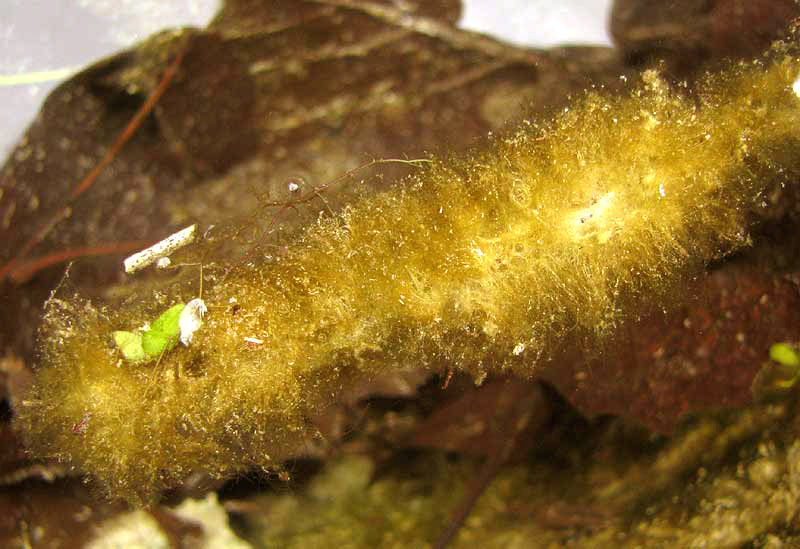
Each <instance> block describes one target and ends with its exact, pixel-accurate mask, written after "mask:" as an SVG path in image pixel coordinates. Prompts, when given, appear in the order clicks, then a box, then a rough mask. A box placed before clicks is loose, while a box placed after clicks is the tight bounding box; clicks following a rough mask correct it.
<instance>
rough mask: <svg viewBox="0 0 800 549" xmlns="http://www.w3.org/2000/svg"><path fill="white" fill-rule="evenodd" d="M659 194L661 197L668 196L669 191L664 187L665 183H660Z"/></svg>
mask: <svg viewBox="0 0 800 549" xmlns="http://www.w3.org/2000/svg"><path fill="white" fill-rule="evenodd" d="M658 194H660V195H661V198H664V197H665V196H667V191H666V189H665V188H664V184H663V183H661V184H659V186H658Z"/></svg>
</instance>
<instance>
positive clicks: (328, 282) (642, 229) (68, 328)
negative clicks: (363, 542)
mask: <svg viewBox="0 0 800 549" xmlns="http://www.w3.org/2000/svg"><path fill="white" fill-rule="evenodd" d="M788 50H789V48H788V47H783V48H782V49H776V51H774V52H772V54H771V55H770V57H769V58H768V59H766V58H765V59H764V60H761V61H758V62H753V63H750V64H742V65H738V66H736V67H733V68H731V69H730V70H728V71H727V72H725V73H723V74H720V75H716V76H712V77H709V79H708V80H707V81H706V82H705V84H703V85H702V86H701V89H700V91H699V92H697V94H695V95H689V94H684V93H675V92H673V91H672V90H671V89H669V87H668V86H667V84H665V83H664V82H663V81H662V80H660V79H659V77H658V75H657V74H655V73H654V72H648V73H645V74H644V75H643V85H641V86H640V87H638V88H636V89H635V90H633V91H632V92H631V94H630V95H629V96H628V97H605V96H602V95H599V94H596V93H589V94H587V95H586V96H585V97H584V98H582V99H580V100H578V101H576V102H575V104H574V105H573V106H572V107H571V108H569V109H566V110H565V111H564V112H563V113H561V114H560V115H559V116H557V117H555V118H554V119H553V120H551V121H539V122H528V123H525V124H523V125H522V127H520V128H519V129H518V130H517V131H516V132H515V133H513V134H511V135H509V136H507V137H505V138H502V139H497V140H494V141H492V142H491V143H489V144H488V145H487V146H486V148H485V149H483V150H479V151H476V152H474V153H472V154H470V155H467V156H465V157H462V158H448V159H446V160H434V161H433V162H432V163H431V164H430V166H429V167H426V168H425V169H424V170H421V171H420V172H419V173H417V174H416V175H414V176H413V177H410V178H408V179H406V180H404V181H402V182H400V183H398V184H397V185H396V187H395V188H394V189H392V190H390V191H388V192H386V193H382V194H377V195H374V196H365V197H363V198H361V199H360V200H358V201H356V202H355V203H353V204H352V205H351V206H349V207H348V208H346V209H345V210H344V211H343V212H342V213H341V214H339V215H337V216H335V217H325V218H321V219H320V221H319V222H318V223H316V224H315V225H313V226H311V227H309V228H308V229H307V230H306V231H305V232H303V233H302V234H300V235H299V236H298V237H297V238H296V239H295V240H294V242H293V243H292V244H291V245H290V246H289V247H288V249H287V250H286V253H285V254H283V255H281V256H280V258H279V261H276V260H275V259H274V258H272V260H268V259H267V258H266V257H263V258H259V257H251V258H249V259H248V262H244V263H241V264H239V265H238V266H236V267H233V268H231V267H230V266H228V265H226V264H225V261H224V259H223V258H219V257H218V258H212V259H210V260H209V258H208V255H207V254H206V252H205V251H204V248H203V246H204V245H205V244H204V243H203V242H200V243H197V244H196V245H194V247H193V248H191V249H190V250H189V251H188V252H187V253H186V254H185V255H186V257H184V258H183V259H184V260H185V261H186V262H192V261H199V260H201V259H202V261H203V262H204V266H205V270H206V287H205V290H204V295H203V296H202V297H203V300H204V303H205V304H206V305H207V307H208V313H207V314H206V315H205V319H204V324H203V325H202V327H201V328H200V329H199V330H197V332H196V333H194V336H193V339H192V341H191V343H190V344H189V345H183V344H176V345H174V347H173V346H169V348H168V349H167V347H168V346H164V349H165V352H163V353H161V354H160V356H158V358H157V359H155V357H154V356H153V357H151V358H153V360H149V361H146V362H144V363H143V362H134V361H129V360H126V359H125V357H124V356H123V353H121V351H120V349H118V348H116V347H115V345H114V338H113V336H112V334H114V333H115V332H119V331H130V332H131V333H135V330H137V329H139V328H140V327H142V326H143V325H144V324H145V323H146V322H150V321H152V320H153V319H156V318H157V317H159V315H160V314H162V313H163V312H164V310H167V309H168V308H170V307H173V306H175V305H176V304H180V303H186V302H187V301H189V300H190V299H193V298H197V297H198V296H197V295H194V294H193V290H191V289H190V287H189V286H187V285H183V286H180V285H179V286H177V287H171V288H165V289H162V290H161V291H159V292H158V293H157V294H155V295H153V294H151V295H145V296H141V300H140V301H139V302H136V303H127V304H126V305H125V306H123V307H118V308H111V307H102V306H101V305H100V304H97V303H88V302H86V301H84V300H82V299H81V298H80V297H64V296H61V295H58V296H55V297H54V298H53V299H51V300H50V301H49V302H48V307H47V311H46V319H45V320H46V321H45V327H44V329H43V331H42V334H41V347H42V365H41V369H40V371H39V373H38V377H37V381H36V384H35V386H34V389H33V390H32V392H31V394H30V395H28V398H27V400H26V405H25V407H24V409H23V410H22V411H21V417H20V420H19V422H20V426H21V428H22V429H23V430H24V432H25V433H26V434H27V440H28V443H29V447H30V448H31V449H32V451H33V452H34V453H35V454H36V455H38V456H40V457H54V458H57V459H59V460H61V461H63V462H65V463H67V464H69V465H71V466H74V467H75V468H76V469H77V470H79V471H82V472H85V473H88V474H90V475H92V476H93V477H94V478H96V479H97V480H98V481H99V485H100V486H101V487H102V488H103V490H104V491H105V492H107V493H108V494H109V495H110V496H112V497H122V498H126V499H128V500H130V501H133V502H146V501H149V500H152V499H153V498H154V497H156V496H157V495H158V494H159V492H160V491H161V490H162V489H164V488H166V487H169V486H173V485H175V484H177V483H179V482H181V481H182V480H185V479H186V478H187V477H189V475H191V474H192V473H193V472H197V471H201V472H205V473H208V474H210V475H212V476H215V477H225V476H229V475H232V474H235V473H236V472H238V471H242V470H246V469H250V468H253V467H262V468H267V467H270V466H271V465H275V464H277V463H280V461H281V460H282V459H284V458H285V457H286V456H288V455H291V454H292V453H293V452H294V451H295V450H296V449H297V447H298V445H299V444H301V443H302V441H303V440H304V439H305V438H306V437H307V436H309V435H311V434H313V429H312V428H311V427H309V425H308V421H307V420H308V418H309V417H310V416H312V415H314V414H315V413H317V412H318V411H319V410H320V409H322V408H323V407H324V406H326V405H328V404H330V403H332V402H335V401H336V399H337V395H338V394H339V393H340V392H341V390H342V389H343V388H344V387H347V386H349V385H351V384H353V383H357V382H362V381H365V380H368V379H370V378H372V377H374V376H376V375H378V374H380V373H383V372H387V371H391V370H393V369H401V368H406V367H418V366H420V365H422V366H426V367H429V368H431V370H432V371H433V370H435V369H439V368H442V367H445V366H447V367H451V368H456V369H461V370H464V371H467V372H469V373H471V374H472V375H474V377H475V378H476V379H477V380H480V379H482V378H483V377H484V376H485V375H487V374H489V373H493V372H501V371H507V370H510V371H513V372H514V373H515V374H517V375H520V376H525V377H533V376H535V375H536V371H537V368H538V367H539V366H540V365H541V364H542V363H543V361H547V360H549V359H551V358H553V357H554V356H557V353H558V352H559V351H560V350H561V349H563V348H564V347H565V346H572V347H574V346H580V348H581V349H583V350H585V352H588V353H591V352H593V350H597V349H599V348H600V347H602V345H603V344H604V343H605V342H606V341H607V340H608V339H609V338H610V337H611V336H613V335H614V333H615V331H616V328H617V327H618V326H619V325H620V324H621V323H622V322H624V321H625V320H626V319H629V318H633V317H635V316H636V314H637V313H638V312H639V311H641V309H642V307H643V306H647V305H651V304H652V303H653V302H654V301H655V300H658V299H660V298H663V297H668V296H670V293H671V292H673V291H674V290H676V288H678V287H679V286H680V284H681V282H682V281H685V280H686V279H687V277H691V276H693V275H695V274H698V273H700V272H702V270H703V269H704V267H705V266H706V265H707V264H708V262H709V261H712V260H715V259H718V258H721V257H723V256H725V255H726V254H729V253H731V252H733V251H735V250H737V249H740V248H741V247H743V246H746V245H747V244H748V242H749V237H748V231H749V229H750V227H751V225H752V218H753V213H754V212H755V211H757V210H758V209H759V208H762V202H763V201H764V196H765V193H766V192H767V191H768V190H769V189H771V188H774V186H775V185H781V184H795V181H794V180H795V179H796V177H795V175H796V174H797V173H798V171H800V170H799V168H800V156H798V153H800V126H799V125H798V121H800V98H798V96H797V94H796V93H795V91H794V89H793V85H794V83H795V81H796V80H797V79H798V75H799V74H800V59H798V58H797V57H795V55H794V53H793V52H790V51H788ZM193 254H195V256H196V257H193ZM232 304H235V306H233V305H232ZM145 331H146V330H145ZM159 348H161V347H159Z"/></svg>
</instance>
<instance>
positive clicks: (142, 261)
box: [124, 224, 197, 274]
mask: <svg viewBox="0 0 800 549" xmlns="http://www.w3.org/2000/svg"><path fill="white" fill-rule="evenodd" d="M196 229H197V225H196V224H195V225H190V226H188V227H186V228H185V229H181V230H180V231H178V232H177V233H175V234H172V235H170V236H168V237H167V238H165V239H164V240H162V241H161V242H158V243H156V244H153V245H152V246H150V247H149V248H146V249H144V250H142V251H141V252H137V253H135V254H133V255H132V256H130V257H129V258H127V259H126V260H125V261H124V265H125V272H126V273H128V274H132V273H135V272H136V271H138V270H141V269H144V268H145V267H147V266H148V265H150V264H152V263H154V262H155V261H158V259H159V258H162V257H165V256H168V255H169V254H171V253H172V252H174V251H175V250H177V249H178V248H182V247H183V246H186V245H187V244H190V243H191V242H192V241H194V232H195V230H196Z"/></svg>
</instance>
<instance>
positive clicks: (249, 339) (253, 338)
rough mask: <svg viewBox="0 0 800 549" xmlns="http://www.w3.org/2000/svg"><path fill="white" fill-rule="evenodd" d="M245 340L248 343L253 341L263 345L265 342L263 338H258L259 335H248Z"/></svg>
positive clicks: (255, 343)
mask: <svg viewBox="0 0 800 549" xmlns="http://www.w3.org/2000/svg"><path fill="white" fill-rule="evenodd" d="M244 340H245V341H246V342H248V343H252V344H254V345H262V344H263V343H264V340H263V339H258V338H257V337H250V336H248V337H246V338H244Z"/></svg>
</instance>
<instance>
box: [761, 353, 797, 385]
mask: <svg viewBox="0 0 800 549" xmlns="http://www.w3.org/2000/svg"><path fill="white" fill-rule="evenodd" d="M769 358H770V360H772V361H773V362H777V363H778V364H779V365H780V368H778V369H779V370H780V376H779V377H776V378H775V379H774V380H773V381H772V385H773V386H774V387H776V388H780V389H788V388H789V387H792V386H793V385H794V384H795V383H796V382H797V379H798V378H800V354H798V353H797V348H796V347H795V346H794V345H791V344H789V343H775V344H773V345H772V346H771V347H770V348H769Z"/></svg>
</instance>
